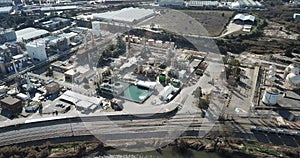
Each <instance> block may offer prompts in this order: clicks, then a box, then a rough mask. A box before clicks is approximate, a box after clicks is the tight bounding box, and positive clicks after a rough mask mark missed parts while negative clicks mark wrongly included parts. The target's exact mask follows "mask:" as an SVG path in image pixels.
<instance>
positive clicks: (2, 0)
mask: <svg viewBox="0 0 300 158" xmlns="http://www.w3.org/2000/svg"><path fill="white" fill-rule="evenodd" d="M11 5H13V1H12V0H0V6H1V7H2V6H11Z"/></svg>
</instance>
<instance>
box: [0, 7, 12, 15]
mask: <svg viewBox="0 0 300 158" xmlns="http://www.w3.org/2000/svg"><path fill="white" fill-rule="evenodd" d="M12 11H13V7H12V6H7V7H0V14H9V13H11V12H12Z"/></svg>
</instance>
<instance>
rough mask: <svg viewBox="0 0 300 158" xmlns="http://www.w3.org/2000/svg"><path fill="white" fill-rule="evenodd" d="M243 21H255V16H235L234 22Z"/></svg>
mask: <svg viewBox="0 0 300 158" xmlns="http://www.w3.org/2000/svg"><path fill="white" fill-rule="evenodd" d="M238 19H239V20H242V21H246V20H250V21H253V22H254V20H255V16H253V15H246V16H245V15H244V14H237V15H235V16H234V18H233V20H238Z"/></svg>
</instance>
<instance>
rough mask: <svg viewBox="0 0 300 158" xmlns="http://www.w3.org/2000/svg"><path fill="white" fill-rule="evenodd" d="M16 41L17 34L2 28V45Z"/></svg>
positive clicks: (0, 40) (0, 37)
mask: <svg viewBox="0 0 300 158" xmlns="http://www.w3.org/2000/svg"><path fill="white" fill-rule="evenodd" d="M16 39H17V37H16V32H15V31H14V30H13V29H3V28H0V44H3V43H5V42H11V41H15V40H16Z"/></svg>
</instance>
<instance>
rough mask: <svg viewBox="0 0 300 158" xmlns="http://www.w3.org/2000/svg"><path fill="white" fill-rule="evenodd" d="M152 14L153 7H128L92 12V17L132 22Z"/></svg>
mask: <svg viewBox="0 0 300 158" xmlns="http://www.w3.org/2000/svg"><path fill="white" fill-rule="evenodd" d="M152 15H154V10H153V9H144V8H133V7H130V8H123V9H121V10H117V11H111V12H105V13H98V14H94V15H93V18H95V19H106V20H114V21H123V22H134V21H140V20H142V19H145V18H147V17H150V16H152Z"/></svg>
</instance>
